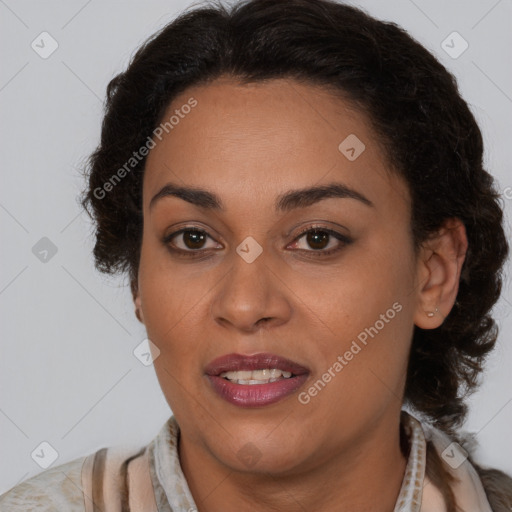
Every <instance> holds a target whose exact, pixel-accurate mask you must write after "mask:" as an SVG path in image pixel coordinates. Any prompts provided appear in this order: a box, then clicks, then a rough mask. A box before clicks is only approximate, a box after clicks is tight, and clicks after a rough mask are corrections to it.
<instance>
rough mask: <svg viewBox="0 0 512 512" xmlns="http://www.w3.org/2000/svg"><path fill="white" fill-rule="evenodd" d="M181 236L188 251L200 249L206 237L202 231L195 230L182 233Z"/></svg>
mask: <svg viewBox="0 0 512 512" xmlns="http://www.w3.org/2000/svg"><path fill="white" fill-rule="evenodd" d="M182 235H183V242H184V244H185V245H186V246H187V248H188V249H201V248H202V246H203V244H204V242H205V240H206V237H207V235H206V233H204V231H196V230H187V231H183V232H182Z"/></svg>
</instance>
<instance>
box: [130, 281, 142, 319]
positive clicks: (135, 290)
mask: <svg viewBox="0 0 512 512" xmlns="http://www.w3.org/2000/svg"><path fill="white" fill-rule="evenodd" d="M131 290H132V297H133V302H134V304H135V316H136V317H137V319H138V320H139V322H141V323H142V324H143V323H144V314H143V313H142V299H141V297H140V292H139V287H138V284H137V283H134V282H132V283H131Z"/></svg>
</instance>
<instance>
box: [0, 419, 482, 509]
mask: <svg viewBox="0 0 512 512" xmlns="http://www.w3.org/2000/svg"><path fill="white" fill-rule="evenodd" d="M402 425H403V426H404V431H405V433H406V435H407V438H408V441H409V446H410V450H409V456H408V460H407V466H406V470H405V474H404V479H403V482H402V486H401V489H400V493H399V496H398V499H397V502H396V505H395V508H394V512H446V505H445V504H444V501H443V499H442V497H441V494H440V492H439V491H438V490H437V488H436V487H435V486H434V485H433V484H432V482H431V481H430V480H429V479H428V477H427V475H426V474H425V464H426V442H427V440H429V441H432V442H433V444H434V446H435V448H436V451H437V452H438V453H439V455H440V456H441V457H442V458H443V459H444V460H445V461H446V462H447V464H446V467H447V469H448V470H449V471H450V472H451V473H452V474H453V476H455V477H456V479H457V483H456V485H455V486H454V487H453V489H454V493H455V496H456V499H457V503H458V504H459V506H460V508H461V510H462V511H464V512H492V510H491V507H490V505H489V502H488V500H487V498H486V495H485V492H484V490H483V487H482V484H481V481H480V479H479V477H478V474H477V473H476V471H475V469H474V467H473V466H472V465H471V463H470V462H469V460H468V459H465V458H464V456H463V455H462V453H463V451H462V450H461V449H460V447H458V445H456V443H452V442H451V441H450V439H449V438H448V437H447V436H446V435H445V434H444V433H442V432H439V431H438V430H435V429H433V428H432V427H426V426H423V425H422V424H421V423H420V422H419V421H418V420H417V419H416V418H414V417H413V416H411V415H410V414H409V413H407V412H406V411H402ZM179 432H180V431H179V426H178V424H177V422H176V419H175V418H174V416H171V417H170V418H169V419H168V420H167V421H166V423H165V424H164V425H163V427H162V428H161V430H160V431H159V433H158V434H157V436H156V437H155V438H154V439H153V440H152V441H151V442H150V443H149V444H148V445H146V446H144V447H142V448H137V449H131V450H128V449H127V448H126V447H123V448H121V447H119V446H118V447H108V448H101V449H100V450H98V451H96V452H94V453H92V454H90V455H87V456H84V457H81V458H78V459H75V460H73V461H71V462H68V463H66V464H61V465H59V466H56V467H54V468H49V469H46V470H45V471H43V472H42V473H39V474H38V475H36V476H34V477H32V478H29V479H28V480H26V481H25V482H23V483H21V484H19V485H17V486H15V487H14V488H12V489H11V490H10V491H8V492H7V493H5V494H3V495H1V496H0V511H2V512H22V511H23V512H30V511H38V512H50V511H51V512H54V511H57V510H58V511H60V510H62V511H66V512H128V511H130V512H197V508H196V504H195V502H194V499H193V497H192V494H191V492H190V489H189V487H188V484H187V481H186V478H185V476H184V474H183V472H182V470H181V466H180V462H179V456H178V439H179Z"/></svg>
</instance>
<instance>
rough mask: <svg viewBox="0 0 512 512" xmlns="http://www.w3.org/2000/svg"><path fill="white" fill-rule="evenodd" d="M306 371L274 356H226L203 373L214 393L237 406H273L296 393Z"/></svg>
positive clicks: (304, 377) (304, 379) (302, 382)
mask: <svg viewBox="0 0 512 512" xmlns="http://www.w3.org/2000/svg"><path fill="white" fill-rule="evenodd" d="M309 373H310V372H309V370H308V369H307V368H306V367H304V366H302V365H300V364H298V363H295V362H294V361H291V360H289V359H286V358H283V357H280V356H277V355H275V354H267V353H261V354H255V355H252V356H246V355H242V354H227V355H225V356H221V357H219V358H217V359H215V360H213V361H212V362H210V363H209V364H208V365H207V366H206V368H205V374H206V376H207V377H208V380H209V381H210V383H211V385H212V387H213V390H214V391H215V392H216V393H217V394H218V395H219V396H220V397H221V398H223V399H224V400H226V401H227V402H229V403H231V404H234V405H237V406H239V407H262V406H265V405H270V404H273V403H275V402H277V401H279V400H281V399H283V398H285V397H287V396H289V395H290V394H292V393H294V392H295V391H297V390H298V389H299V388H300V387H301V386H302V385H303V384H304V382H305V381H306V380H307V378H308V376H309Z"/></svg>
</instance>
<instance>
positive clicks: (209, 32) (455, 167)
mask: <svg viewBox="0 0 512 512" xmlns="http://www.w3.org/2000/svg"><path fill="white" fill-rule="evenodd" d="M221 75H228V76H232V77H236V78H237V79H239V80H240V82H241V83H244V82H245V83H247V82H256V81H263V80H268V79H274V78H293V79H295V80H298V81H301V82H302V83H307V84H311V85H317V86H323V87H325V88H326V89H328V90H329V91H332V92H333V94H338V95H339V96H340V97H343V98H345V99H348V100H349V101H351V102H352V103H353V104H354V105H355V106H356V107H357V108H358V109H359V110H360V111H361V112H363V113H364V114H366V116H367V117H368V119H369V120H370V122H371V124H372V126H373V128H374V130H375V131H376V133H377V134H378V136H379V139H380V142H381V144H382V146H383V148H384V152H385V154H386V155H387V157H388V159H389V162H390V163H391V164H392V168H393V170H394V172H396V173H398V175H400V176H401V177H402V178H404V179H405V181H406V182H407V184H408V186H409V189H410V193H411V198H412V219H411V226H412V233H413V237H414V243H415V247H416V249H418V248H419V247H420V246H421V244H422V242H424V241H425V240H426V239H427V238H428V237H429V236H431V235H432V234H433V233H435V232H436V230H438V229H439V228H440V227H441V225H442V224H443V222H444V221H445V220H446V219H448V218H459V219H461V220H462V222H463V223H464V225H465V228H466V232H467V237H468V242H469V248H468V252H467V255H466V259H465V262H464V266H463V268H462V275H461V280H460V287H459V292H458V295H457V300H456V303H455V305H454V307H453V308H452V311H451V312H450V314H449V315H448V316H447V318H446V319H445V320H444V322H443V324H442V325H441V326H440V327H439V328H437V329H433V330H423V329H420V328H418V327H415V331H414V336H413V340H412V346H411V353H410V362H409V366H408V375H407V382H406V389H405V401H406V403H408V404H410V405H411V406H412V407H413V408H414V409H415V410H417V411H419V412H420V413H421V414H422V415H424V416H425V417H426V418H427V419H429V420H430V421H431V422H432V423H433V424H434V425H435V426H437V427H439V428H441V429H443V430H444V431H445V432H447V433H449V434H454V428H455V427H456V426H458V425H460V424H461V423H462V422H463V420H464V419H465V416H466V414H467V406H466V405H465V403H464V398H465V396H466V395H467V394H468V393H469V392H471V391H472V390H474V388H476V386H477V384H478V381H477V379H478V376H479V374H480V372H481V371H482V364H483V361H484V358H485V356H486V355H487V354H488V353H489V351H491V349H492V348H493V347H494V344H495V342H496V338H497V327H496V324H495V322H494V320H493V319H492V317H491V316H490V314H489V312H490V310H491V308H492V306H493V305H494V304H495V302H496V301H497V300H498V298H499V295H500V291H501V284H502V276H501V272H502V266H503V264H504V261H505V259H506V257H507V254H508V244H507V241H506V237H505V233H504V230H503V226H502V216H503V212H502V208H501V207H500V204H499V195H498V193H497V191H496V190H495V188H494V182H493V179H492V177H491V176H490V175H489V174H488V173H487V172H486V171H485V169H484V168H483V164H482V153H483V143H482V136H481V132H480V130H479V127H478V125H477V123H476V121H475V119H474V117H473V115H472V113H471V112H470V110H469V108H468V105H467V104H466V102H465V101H464V100H463V99H462V98H461V96H460V94H459V92H458V88H457V84H456V80H455V78H454V77H453V76H452V74H450V73H449V72H448V71H447V70H446V69H445V68H444V67H443V66H442V64H440V63H439V62H438V61H437V60H436V58H434V56H433V55H432V54H431V53H429V52H428V51H427V50H426V49H425V48H424V47H423V46H422V45H420V44H419V43H418V42H416V41H415V40H414V39H413V38H411V36H409V35H408V34H407V33H406V32H405V31H404V30H403V29H401V28H399V27H398V26H397V25H395V24H394V23H387V22H382V21H379V20H376V19H374V18H372V17H370V16H368V15H367V14H366V13H365V12H363V11H362V10H360V9H357V8H354V7H351V6H347V5H343V4H339V3H335V2H333V1H330V0H252V1H242V2H239V3H237V4H236V5H234V6H231V7H230V8H226V7H225V6H223V5H222V4H217V3H215V4H213V3H211V4H207V5H202V6H201V5H200V6H198V7H197V6H196V7H195V8H194V9H192V10H189V11H187V12H185V13H183V14H181V15H180V16H179V17H178V18H176V19H175V20H174V21H172V22H171V23H169V24H168V25H167V26H165V27H164V28H163V29H161V30H160V31H159V32H158V33H156V34H155V35H154V36H152V37H151V38H150V39H149V40H148V41H146V42H145V43H144V44H143V45H142V46H141V47H140V49H139V50H138V51H137V52H136V54H135V55H134V56H133V58H132V60H131V62H130V64H129V66H128V68H127V69H126V71H125V72H123V73H120V74H118V75H117V76H116V77H115V78H113V80H112V81H111V82H110V83H109V85H108V88H107V100H106V113H105V117H104V119H103V125H102V132H101V142H100V144H99V146H98V148H97V149H96V151H95V152H94V153H93V154H92V155H91V156H90V159H89V161H88V165H87V169H86V171H85V175H86V177H87V179H88V185H87V190H85V191H84V193H83V195H82V197H81V200H82V204H83V206H84V207H85V208H86V210H87V211H88V213H89V214H90V215H91V217H92V218H93V219H94V221H95V226H96V233H95V235H96V243H95V247H94V257H95V262H96V267H97V268H98V269H99V270H100V271H103V272H106V273H116V272H126V273H128V275H129V278H130V282H131V287H132V292H135V291H136V287H137V284H136V283H137V272H138V263H139V257H140V248H141V240H142V226H143V223H142V220H143V219H142V209H141V205H142V179H143V174H144V164H145V158H140V159H137V161H135V162H134V163H133V162H132V164H133V165H132V166H131V167H132V168H131V169H129V170H126V162H127V161H129V160H130V158H131V157H132V156H133V155H134V152H135V151H137V150H138V149H139V148H141V147H143V146H145V144H146V143H147V140H148V137H150V136H151V135H152V134H153V131H154V130H155V128H156V127H157V126H158V125H159V124H160V122H161V121H162V118H163V115H164V113H165V111H166V109H167V107H168V106H169V103H170V102H171V101H172V100H173V98H175V97H176V96H177V95H178V94H180V93H181V92H183V91H185V90H186V89H187V88H188V87H190V86H192V85H199V84H207V83H209V82H210V81H212V80H214V79H215V78H218V77H219V76H221ZM123 166H124V169H125V172H124V173H123V174H122V176H123V178H122V179H117V180H116V181H115V182H113V181H112V178H113V177H114V176H115V175H116V173H118V170H120V169H121V168H123ZM118 176H120V175H119V173H118V174H117V177H118ZM107 183H110V186H109V187H108V188H107V187H106V186H105V184H107ZM106 191H108V192H106Z"/></svg>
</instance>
